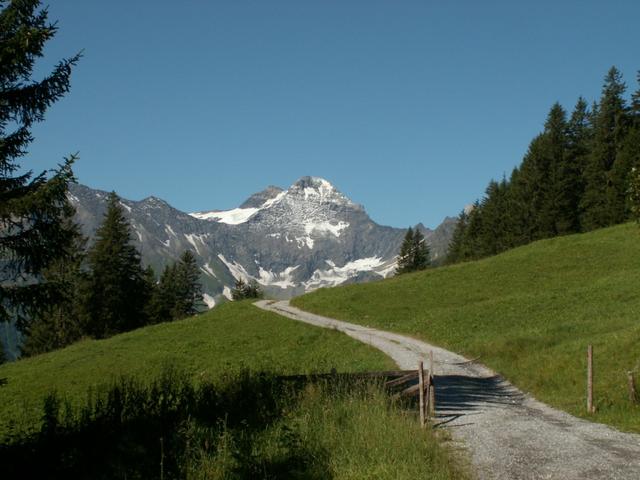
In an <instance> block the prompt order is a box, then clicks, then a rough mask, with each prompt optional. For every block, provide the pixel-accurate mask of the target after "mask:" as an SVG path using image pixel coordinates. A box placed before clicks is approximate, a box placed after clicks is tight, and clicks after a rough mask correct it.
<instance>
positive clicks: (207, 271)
mask: <svg viewBox="0 0 640 480" xmlns="http://www.w3.org/2000/svg"><path fill="white" fill-rule="evenodd" d="M200 268H201V269H202V271H203V272H204V273H205V274H207V275H209V276H211V277H213V278H218V276H217V275H216V274H215V272H214V271H213V269H212V268H211V265H209V262H207V263H205V264H204V265H203V266H202V267H200Z"/></svg>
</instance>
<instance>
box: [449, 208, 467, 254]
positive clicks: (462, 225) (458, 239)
mask: <svg viewBox="0 0 640 480" xmlns="http://www.w3.org/2000/svg"><path fill="white" fill-rule="evenodd" d="M467 227H468V217H467V214H466V212H465V211H464V210H462V212H460V215H458V221H457V222H456V228H455V229H454V230H453V235H452V236H451V241H450V242H449V247H448V248H447V259H446V261H445V263H447V264H451V263H458V262H461V261H463V260H465V255H464V240H465V235H466V229H467Z"/></svg>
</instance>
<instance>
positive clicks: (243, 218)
mask: <svg viewBox="0 0 640 480" xmlns="http://www.w3.org/2000/svg"><path fill="white" fill-rule="evenodd" d="M286 193H287V192H280V193H279V194H278V195H276V196H275V197H274V198H270V199H268V200H266V201H265V202H264V203H263V204H262V205H260V206H259V207H247V208H242V207H238V208H233V209H231V210H213V211H210V212H194V213H190V214H189V215H191V216H192V217H194V218H197V219H199V220H210V221H214V222H219V223H226V224H227V225H240V224H241V223H245V222H247V221H248V220H249V219H250V218H251V217H253V216H254V215H255V214H256V213H257V212H259V211H260V210H265V209H267V208H271V207H272V206H273V205H275V204H276V203H278V202H279V201H280V199H281V198H282V197H284V196H285V195H286Z"/></svg>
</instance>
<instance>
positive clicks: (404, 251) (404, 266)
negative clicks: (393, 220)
mask: <svg viewBox="0 0 640 480" xmlns="http://www.w3.org/2000/svg"><path fill="white" fill-rule="evenodd" d="M413 247H414V241H413V228H411V227H409V228H408V229H407V233H406V234H405V236H404V240H403V241H402V245H401V246H400V252H399V253H398V263H397V265H396V275H400V274H402V273H407V272H410V271H411V262H412V258H411V257H412V251H413Z"/></svg>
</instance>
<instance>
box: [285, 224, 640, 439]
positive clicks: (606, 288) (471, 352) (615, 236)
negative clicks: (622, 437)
mask: <svg viewBox="0 0 640 480" xmlns="http://www.w3.org/2000/svg"><path fill="white" fill-rule="evenodd" d="M293 304H294V305H296V306H298V307H300V308H303V309H305V310H309V311H311V312H315V313H320V314H323V315H327V316H331V317H336V318H340V319H344V320H348V321H352V322H354V323H360V324H364V325H370V326H375V327H379V328H382V329H385V330H392V331H397V332H401V333H406V334H410V335H413V336H416V337H419V338H423V339H425V340H428V341H430V342H433V343H435V344H438V345H442V346H444V347H446V348H449V349H451V350H454V351H457V352H460V353H463V354H465V355H467V356H468V357H476V356H480V358H481V361H482V362H483V363H485V364H487V365H489V366H490V367H492V368H493V369H495V370H496V371H498V372H500V373H501V374H503V375H505V376H506V377H507V378H508V379H509V380H511V381H512V382H513V383H515V384H516V385H518V386H519V387H520V388H522V389H523V390H525V391H528V392H531V393H533V394H534V395H535V396H536V397H537V398H539V399H540V400H542V401H545V402H547V403H550V404H552V405H554V406H556V407H559V408H561V409H564V410H566V411H569V412H570V413H572V414H575V415H579V416H587V415H585V388H586V374H585V369H586V358H585V352H586V347H587V345H588V344H590V343H591V344H593V345H594V355H595V397H596V401H597V413H596V414H595V415H594V416H589V417H591V418H593V419H595V420H596V421H600V422H604V423H609V424H612V425H615V426H617V427H620V428H623V429H627V430H631V431H635V432H640V409H639V408H638V407H634V406H632V405H631V403H630V401H629V400H628V395H627V390H626V372H627V371H628V370H632V369H634V368H638V363H639V361H640V230H639V229H638V227H637V226H636V225H632V224H627V225H621V226H617V227H613V228H608V229H603V230H599V231H595V232H592V233H588V234H581V235H573V236H568V237H561V238H555V239H550V240H544V241H540V242H536V243H534V244H531V245H528V246H525V247H521V248H518V249H515V250H511V251H509V252H506V253H504V254H501V255H498V256H496V257H492V258H488V259H484V260H481V261H477V262H470V263H466V264H460V265H453V266H450V267H444V268H437V269H433V270H429V271H426V272H420V273H416V274H410V275H403V276H400V277H396V278H392V279H389V280H385V281H381V282H376V283H370V284H361V285H349V286H345V287H340V288H333V289H322V290H318V291H316V292H313V293H310V294H308V295H304V296H302V297H299V298H297V299H295V300H294V301H293Z"/></svg>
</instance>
